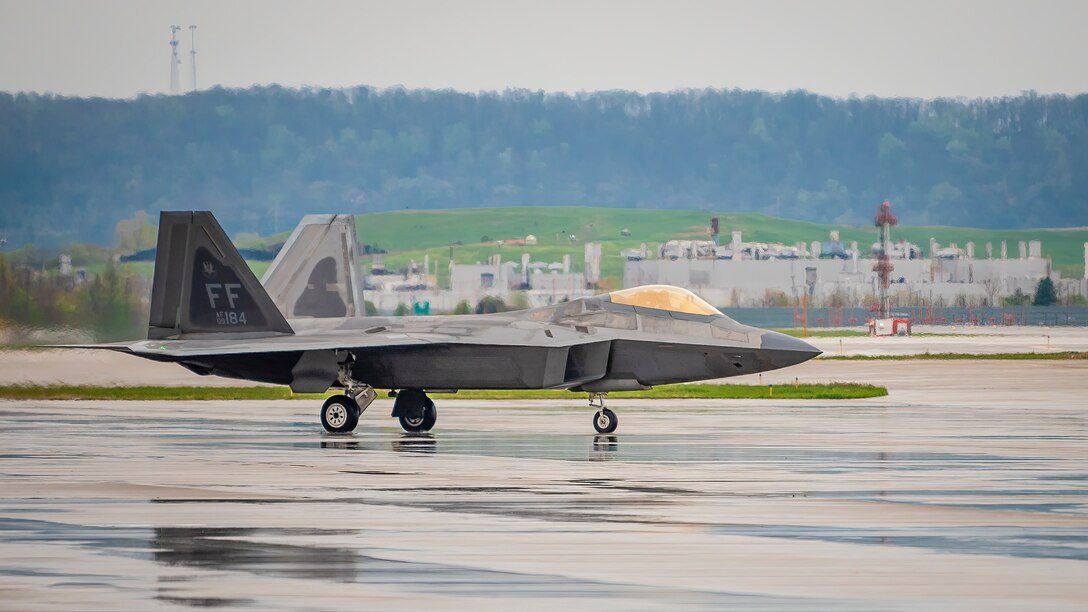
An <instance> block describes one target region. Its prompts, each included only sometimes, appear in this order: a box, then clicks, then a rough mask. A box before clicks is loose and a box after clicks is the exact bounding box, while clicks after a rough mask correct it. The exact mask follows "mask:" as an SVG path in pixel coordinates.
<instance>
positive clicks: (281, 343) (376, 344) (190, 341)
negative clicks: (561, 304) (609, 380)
mask: <svg viewBox="0 0 1088 612" xmlns="http://www.w3.org/2000/svg"><path fill="white" fill-rule="evenodd" d="M611 339H612V337H611V336H610V335H609V336H606V335H605V334H600V333H588V334H584V333H574V332H566V333H554V332H553V333H552V335H551V336H548V335H546V334H545V333H544V330H542V329H516V328H510V327H496V328H493V329H484V330H475V333H469V334H460V333H440V332H401V331H382V332H377V333H354V334H343V333H321V334H301V335H283V336H272V337H268V336H263V337H255V338H245V337H239V338H223V337H222V336H221V335H217V337H208V338H186V339H183V340H169V339H163V340H137V341H131V342H113V343H107V344H68V345H52V346H48V347H43V348H67V349H92V350H111V351H118V352H122V353H130V354H134V355H139V356H140V357H145V358H148V359H156V360H160V361H178V360H183V359H186V358H190V357H202V356H212V355H252V354H264V353H284V352H306V351H327V350H367V349H372V350H373V349H383V348H395V347H405V346H424V345H432V344H453V345H471V346H533V347H539V348H548V347H564V346H575V345H579V344H592V343H597V342H602V341H608V340H611Z"/></svg>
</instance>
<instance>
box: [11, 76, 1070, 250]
mask: <svg viewBox="0 0 1088 612" xmlns="http://www.w3.org/2000/svg"><path fill="white" fill-rule="evenodd" d="M885 199H890V200H891V201H892V202H893V203H894V205H895V209H896V211H897V212H898V213H899V214H900V215H901V217H902V218H903V219H904V222H907V223H910V224H912V225H921V224H945V225H962V226H973V227H990V228H1023V227H1067V226H1085V225H1088V95H1079V96H1075V97H1069V96H1040V95H1035V94H1025V95H1023V96H1019V97H1012V98H1001V99H986V100H944V99H942V100H931V101H923V100H916V99H880V98H864V99H853V98H852V99H846V100H843V99H833V98H828V97H822V96H818V95H814V94H810V93H805V92H791V93H787V94H768V93H763V92H753V91H739V90H692V91H679V92H672V93H657V94H648V95H640V94H636V93H631V92H599V93H581V94H570V95H568V94H545V93H541V92H532V91H520V90H518V91H508V92H503V93H480V94H470V93H460V92H454V91H429V90H404V89H388V90H375V89H371V88H366V87H359V88H354V89H347V90H324V89H314V90H291V89H284V88H280V87H275V86H273V87H254V88H250V89H246V90H225V89H212V90H207V91H202V92H197V93H194V94H188V95H184V96H175V97H169V96H141V97H138V98H135V99H131V100H108V99H83V98H64V97H55V96H48V95H37V94H6V93H5V94H0V236H6V237H8V239H9V240H10V241H11V243H12V245H13V246H14V245H18V244H24V243H27V242H31V243H38V244H51V243H58V242H76V241H80V242H82V241H95V242H101V243H111V242H112V241H113V239H114V228H115V225H116V223H117V222H118V220H120V219H124V218H128V217H131V216H132V215H133V214H134V213H135V212H136V211H139V210H146V211H149V212H151V213H152V214H154V213H156V212H157V211H158V210H161V209H210V210H213V211H214V212H215V213H216V214H217V216H219V218H220V219H221V221H222V222H223V224H224V225H225V226H226V227H227V229H228V231H230V232H232V233H234V232H241V231H258V232H261V233H269V232H273V231H284V230H287V229H290V228H291V227H293V226H294V225H295V223H296V222H297V221H298V219H299V217H301V216H302V215H303V214H306V213H311V212H351V213H361V212H373V211H381V210H399V209H433V208H450V207H492V206H521V205H591V206H608V207H628V208H665V209H707V210H716V211H761V212H765V213H768V214H772V215H778V216H782V217H792V218H797V219H803V220H811V221H818V222H825V223H827V222H838V223H864V222H867V221H868V220H869V219H870V218H871V216H872V214H873V211H874V209H875V208H876V205H877V204H878V203H879V202H880V201H883V200H885Z"/></svg>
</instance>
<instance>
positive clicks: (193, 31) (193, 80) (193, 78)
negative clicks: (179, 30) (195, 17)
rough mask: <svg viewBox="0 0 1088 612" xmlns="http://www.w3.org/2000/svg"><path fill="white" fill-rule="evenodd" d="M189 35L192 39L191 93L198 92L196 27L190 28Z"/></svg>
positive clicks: (190, 44)
mask: <svg viewBox="0 0 1088 612" xmlns="http://www.w3.org/2000/svg"><path fill="white" fill-rule="evenodd" d="M189 35H190V36H191V37H192V38H191V39H190V43H189V65H190V67H191V68H192V72H191V73H190V74H189V91H196V26H195V25H191V26H189Z"/></svg>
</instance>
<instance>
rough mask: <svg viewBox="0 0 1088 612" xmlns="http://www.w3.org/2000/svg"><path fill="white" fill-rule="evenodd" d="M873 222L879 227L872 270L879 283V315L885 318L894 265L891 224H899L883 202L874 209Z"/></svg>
mask: <svg viewBox="0 0 1088 612" xmlns="http://www.w3.org/2000/svg"><path fill="white" fill-rule="evenodd" d="M874 222H875V223H874V224H875V225H876V226H877V227H879V228H880V253H879V254H877V257H876V263H875V264H873V271H874V272H876V275H877V283H878V284H879V285H880V317H879V318H881V319H887V318H888V316H889V315H890V314H891V300H890V298H889V297H888V283H889V281H890V280H891V273H892V270H894V269H895V266H893V265H892V261H891V248H892V233H891V228H892V226H893V225H898V224H899V218H898V217H896V216H895V215H893V214H892V205H891V204H889V203H888V202H884V203H883V204H881V205H880V208H878V209H877V211H876V219H874Z"/></svg>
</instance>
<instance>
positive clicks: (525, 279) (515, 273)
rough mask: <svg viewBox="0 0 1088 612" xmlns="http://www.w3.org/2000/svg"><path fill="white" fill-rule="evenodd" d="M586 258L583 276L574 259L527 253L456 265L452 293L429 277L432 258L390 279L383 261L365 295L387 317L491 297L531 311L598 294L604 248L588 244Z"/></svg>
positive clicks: (433, 276) (378, 263)
mask: <svg viewBox="0 0 1088 612" xmlns="http://www.w3.org/2000/svg"><path fill="white" fill-rule="evenodd" d="M584 254H585V258H584V268H583V271H582V272H577V271H575V270H573V269H572V267H571V257H570V255H569V254H568V255H564V256H563V260H562V261H561V262H539V261H532V260H531V259H530V257H529V254H528V253H524V254H522V256H521V260H520V262H514V261H503V260H502V255H499V254H496V255H492V256H491V258H490V260H489V261H487V262H486V263H474V264H457V263H452V262H451V263H450V264H449V279H450V280H449V289H439V287H438V281H437V274H432V273H430V270H431V262H430V260H429V259H425V260H424V261H423V264H422V267H420V266H419V265H417V264H416V263H415V262H413V263H412V264H411V265H409V267H408V270H407V272H406V273H405V274H389V273H387V272H386V271H385V269H384V266H383V265H382V263H381V258H380V256H379V257H377V258H376V260H375V262H374V263H373V264H372V265H371V271H370V274H368V275H367V276H366V277H365V278H364V289H365V295H366V299H367V300H369V301H370V302H371V303H373V304H374V305H375V307H377V309H378V311H379V312H383V313H390V312H393V311H394V310H395V309H396V308H397V306H398V305H400V304H405V305H406V306H413V305H419V304H426V309H427V310H428V311H430V312H449V311H452V310H453V309H454V308H456V307H457V304H458V303H459V302H462V301H465V302H468V303H469V304H471V305H473V306H474V305H475V304H476V303H477V302H479V301H480V300H481V299H482V298H484V297H487V296H490V297H497V298H501V299H502V300H503V301H505V302H506V303H507V304H512V303H514V302H516V301H519V300H524V301H525V302H527V303H528V305H529V306H530V307H536V306H547V305H548V304H555V303H558V302H562V301H568V300H573V299H577V298H581V297H588V296H591V295H594V294H595V293H596V289H595V287H596V286H597V283H598V282H599V281H600V277H601V245H600V243H595V242H588V243H586V244H585V246H584ZM523 303H524V302H523ZM417 310H418V309H417Z"/></svg>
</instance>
